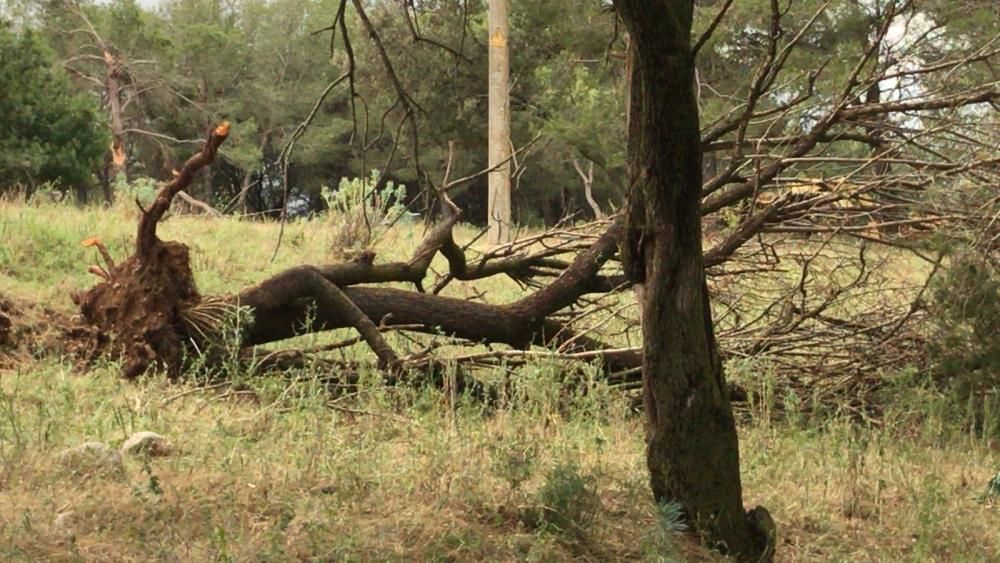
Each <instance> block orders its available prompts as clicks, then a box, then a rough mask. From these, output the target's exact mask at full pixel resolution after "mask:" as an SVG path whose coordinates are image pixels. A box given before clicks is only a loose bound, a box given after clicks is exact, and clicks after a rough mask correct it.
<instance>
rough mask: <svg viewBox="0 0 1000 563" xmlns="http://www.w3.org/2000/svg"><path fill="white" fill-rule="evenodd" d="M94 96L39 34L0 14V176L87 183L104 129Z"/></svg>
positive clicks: (25, 182) (30, 182)
mask: <svg viewBox="0 0 1000 563" xmlns="http://www.w3.org/2000/svg"><path fill="white" fill-rule="evenodd" d="M103 121H104V120H103V119H101V117H100V116H99V114H98V108H97V104H96V103H95V100H94V98H93V97H92V96H90V95H88V94H87V93H86V92H82V91H80V90H78V89H77V88H75V87H74V86H73V84H72V83H71V82H70V80H69V77H68V76H67V75H66V73H65V72H64V71H63V70H62V69H61V68H60V67H59V66H58V63H57V61H56V60H55V57H54V53H53V52H52V50H51V49H50V48H49V47H48V46H47V45H46V44H45V41H44V39H43V37H42V36H40V35H39V34H38V33H36V32H34V31H32V30H30V29H26V30H23V31H15V30H14V29H13V27H12V25H11V24H10V22H6V21H2V20H0V123H2V124H3V127H2V128H0V177H2V178H3V179H4V183H5V184H11V185H16V184H20V185H22V186H24V187H26V188H28V189H29V190H31V189H34V188H36V187H38V186H39V185H40V184H42V183H45V182H51V183H52V184H54V185H55V186H56V187H59V188H64V189H69V188H73V189H85V188H86V187H87V186H88V185H89V184H91V183H92V176H93V170H94V167H95V166H96V164H97V163H98V162H99V160H100V157H101V156H102V155H103V154H104V150H105V147H106V146H107V138H108V136H107V133H106V129H105V127H104V124H103Z"/></svg>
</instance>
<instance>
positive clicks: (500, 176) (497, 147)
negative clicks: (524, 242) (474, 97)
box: [487, 0, 511, 244]
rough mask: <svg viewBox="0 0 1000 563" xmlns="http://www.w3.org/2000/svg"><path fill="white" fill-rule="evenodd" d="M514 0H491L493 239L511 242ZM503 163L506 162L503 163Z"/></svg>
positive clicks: (490, 162) (491, 242) (490, 102)
mask: <svg viewBox="0 0 1000 563" xmlns="http://www.w3.org/2000/svg"><path fill="white" fill-rule="evenodd" d="M509 13H510V0H490V14H489V28H490V38H489V41H490V94H489V112H490V118H489V119H490V126H489V143H490V148H489V152H490V157H489V166H490V168H491V169H492V168H493V167H494V166H496V167H497V168H496V170H493V171H492V172H490V174H489V205H488V207H487V209H488V213H489V218H488V221H489V242H490V244H500V243H505V242H510V234H511V232H510V227H511V219H510V150H511V149H510V88H509V83H510V55H509V52H508V50H507V38H508V37H509V36H510V34H509V33H508V31H509V27H508V23H507V20H508V17H507V15H508V14H509ZM500 163H503V164H502V165H501V164H500Z"/></svg>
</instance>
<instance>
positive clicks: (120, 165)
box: [103, 48, 128, 205]
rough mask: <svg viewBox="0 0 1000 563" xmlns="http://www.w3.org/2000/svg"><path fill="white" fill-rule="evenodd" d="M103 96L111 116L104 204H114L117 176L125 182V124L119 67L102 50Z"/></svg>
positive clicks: (105, 51)
mask: <svg viewBox="0 0 1000 563" xmlns="http://www.w3.org/2000/svg"><path fill="white" fill-rule="evenodd" d="M104 67H105V78H104V94H105V95H106V96H107V97H108V113H110V115H111V153H110V154H109V155H108V160H107V163H106V167H107V172H106V173H105V180H104V183H103V187H104V203H106V204H108V205H111V204H112V203H114V182H115V178H116V177H117V176H118V174H122V175H123V176H124V177H125V179H126V180H128V175H127V173H126V168H125V167H126V162H127V160H128V158H127V155H126V154H125V122H124V119H123V118H122V101H121V86H120V85H119V83H118V78H119V71H120V69H121V65H120V64H119V61H118V58H117V57H116V56H115V55H114V54H112V53H111V51H110V50H108V49H107V48H104Z"/></svg>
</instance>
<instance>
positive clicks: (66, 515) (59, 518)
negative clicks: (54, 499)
mask: <svg viewBox="0 0 1000 563" xmlns="http://www.w3.org/2000/svg"><path fill="white" fill-rule="evenodd" d="M75 521H76V515H75V514H74V513H73V511H72V510H67V511H65V512H60V513H59V514H57V515H56V519H55V521H54V522H53V523H52V527H53V528H55V530H56V531H57V532H59V533H60V534H62V535H64V536H73V535H75V534H74V533H73V524H74V523H75Z"/></svg>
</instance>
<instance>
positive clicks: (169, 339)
mask: <svg viewBox="0 0 1000 563" xmlns="http://www.w3.org/2000/svg"><path fill="white" fill-rule="evenodd" d="M109 274H110V275H109V277H108V279H107V280H106V281H104V282H101V283H99V284H97V285H96V286H94V287H93V288H91V289H90V290H88V291H86V292H81V293H78V294H75V295H74V296H73V300H74V301H75V302H76V304H77V305H79V307H80V311H81V313H82V314H83V317H84V319H86V321H87V323H88V324H90V325H92V326H94V327H96V328H97V329H98V330H100V331H101V332H103V333H105V334H108V335H112V336H113V338H112V340H111V342H110V347H111V350H110V353H111V355H112V357H117V358H120V359H121V360H122V364H123V365H122V371H123V374H124V376H125V377H126V378H128V379H133V378H135V377H138V376H139V375H141V374H142V373H144V372H145V371H146V370H147V369H149V368H150V367H154V366H155V367H160V368H162V369H165V370H166V371H167V373H168V374H170V375H171V376H177V375H179V374H180V371H181V367H182V360H183V357H184V349H183V342H184V330H183V325H182V323H181V320H180V310H181V308H182V307H184V306H190V305H193V304H194V303H197V302H198V300H199V299H200V296H199V294H198V290H197V288H196V287H195V283H194V276H193V274H192V273H191V264H190V258H189V254H188V248H187V246H185V245H183V244H181V243H178V242H163V241H157V243H156V244H155V245H154V246H153V247H152V248H151V249H150V252H148V253H146V254H145V255H144V256H140V255H135V256H132V257H131V258H129V259H128V260H127V261H125V262H124V263H122V264H121V265H119V266H116V267H115V268H113V269H112V271H111V272H109Z"/></svg>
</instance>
